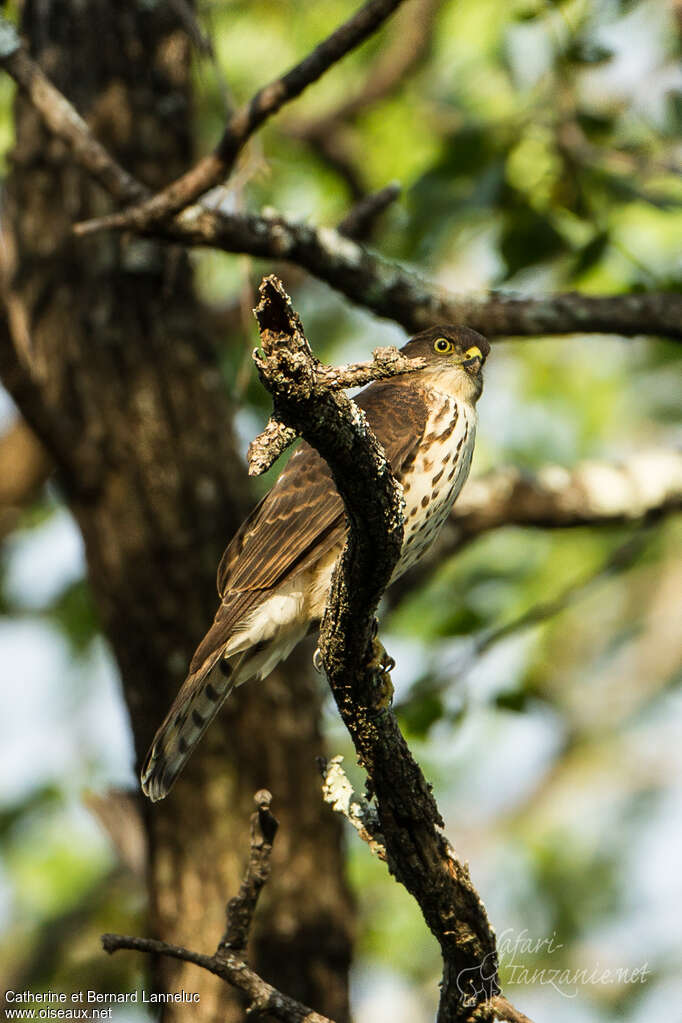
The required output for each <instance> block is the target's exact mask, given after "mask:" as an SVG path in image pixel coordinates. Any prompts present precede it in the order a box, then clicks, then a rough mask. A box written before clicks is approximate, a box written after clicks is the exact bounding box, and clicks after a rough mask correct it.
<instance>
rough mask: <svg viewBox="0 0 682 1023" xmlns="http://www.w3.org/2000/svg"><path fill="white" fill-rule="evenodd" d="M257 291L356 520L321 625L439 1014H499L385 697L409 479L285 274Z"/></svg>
mask: <svg viewBox="0 0 682 1023" xmlns="http://www.w3.org/2000/svg"><path fill="white" fill-rule="evenodd" d="M260 294H261V301H260V303H259V305H258V307H257V309H256V316H257V319H258V324H259V329H260V332H261V344H262V349H263V353H264V354H262V355H261V354H260V353H257V354H256V356H255V358H256V365H257V367H258V372H259V374H260V376H261V379H262V380H263V383H264V384H265V386H266V387H267V388H268V390H269V391H270V393H271V394H272V396H273V403H274V406H275V412H276V414H277V415H278V416H279V418H280V419H281V421H282V422H284V423H286V424H287V425H288V426H289V427H291V428H292V429H294V430H296V431H298V432H300V433H301V435H302V436H303V437H304V438H305V439H306V440H307V441H308V442H309V443H311V444H313V445H314V446H315V447H316V448H317V450H318V451H319V452H320V454H321V455H322V457H323V458H324V459H325V460H326V461H327V463H328V465H329V468H330V470H331V472H332V475H333V477H334V481H335V483H336V486H337V488H338V490H339V493H340V494H341V496H342V497H343V500H344V505H345V508H346V515H347V518H348V523H349V531H348V536H347V541H346V545H345V547H344V550H343V553H342V555H341V557H340V559H339V562H338V564H337V567H336V569H335V571H334V575H333V579H332V584H331V590H330V594H329V598H328V603H327V609H326V611H325V614H324V618H323V622H322V628H321V632H320V651H321V655H322V660H323V663H324V667H325V671H326V674H327V678H328V681H329V685H330V687H331V689H332V693H333V695H334V698H335V700H336V703H337V706H338V708H339V711H340V713H341V716H342V718H343V721H344V723H345V725H346V727H347V728H348V731H349V732H350V735H351V738H352V740H353V743H354V746H355V749H356V752H357V754H358V758H359V760H360V761H361V763H362V764H363V766H364V768H365V770H366V771H367V775H368V786H369V788H370V789H371V791H372V792H373V793H374V798H375V804H376V811H377V817H378V822H379V828H380V832H381V835H382V837H383V845H384V848H385V850H386V857H387V862H388V865H389V869H390V870H391V872H392V873H393V874H394V876H395V877H396V879H397V880H398V881H400V882H401V883H402V884H403V885H404V886H405V887H406V888H407V890H408V891H409V892H410V893H411V894H412V895H413V896H414V898H415V899H416V900H417V902H418V903H419V906H420V908H421V910H422V913H423V914H424V918H425V920H426V922H427V924H428V926H429V928H430V929H431V931H432V933H433V934H434V936H435V937H436V939H437V940H438V942H439V944H440V947H441V953H442V956H443V980H442V985H441V999H440V1007H439V1013H438V1020H439V1023H460V1021H468V1020H472V1019H474V1018H475V1019H477V1020H480V1021H485V1020H492V1019H494V1018H496V1012H497V1007H496V1003H495V1002H494V1001H493V1000H494V999H495V998H496V997H497V996H498V995H499V982H498V977H497V953H496V947H495V937H494V934H493V931H492V929H491V927H490V924H489V922H488V919H487V916H486V912H485V908H484V906H483V904H482V902H481V900H480V898H479V896H478V894H477V893H476V890H475V888H474V887H473V885H472V883H471V878H470V876H469V871H468V868H467V867H466V865H465V864H463V863H461V862H460V861H459V860H458V859H457V857H456V855H455V853H454V851H453V849H452V847H451V846H450V844H449V842H448V841H447V839H446V838H445V836H444V835H443V833H442V831H441V828H442V825H443V821H442V818H441V815H440V812H439V810H438V807H437V805H436V803H435V800H434V798H433V795H432V792H431V788H430V786H429V785H428V783H427V782H426V779H425V778H424V776H423V774H422V772H421V770H420V768H419V766H418V765H417V763H416V762H415V760H414V759H413V757H412V754H411V753H410V751H409V749H408V747H407V744H406V743H405V740H404V738H403V736H402V734H401V732H400V728H399V726H398V723H397V721H396V718H395V717H394V715H393V714H392V713H391V712H390V710H386V709H384V710H378V708H377V676H376V669H375V668H374V667H373V666H372V654H373V643H372V639H373V623H374V612H375V610H376V607H377V604H378V602H379V599H380V597H381V595H382V593H383V591H384V589H385V587H386V586H387V584H388V582H389V580H390V577H391V574H392V572H393V569H394V567H395V565H396V564H397V561H398V558H399V555H400V549H401V545H402V536H403V520H402V510H401V505H402V489H401V487H400V486H399V484H398V483H397V482H396V481H395V479H394V478H393V476H392V473H391V471H390V467H389V465H388V463H387V460H386V457H385V455H384V452H383V450H382V448H381V446H380V445H379V444H378V442H377V440H376V438H375V437H374V435H373V434H372V432H371V430H370V429H369V426H368V424H367V420H366V419H365V416H364V414H363V413H362V412H361V411H360V410H359V409H358V408H357V406H355V405H354V404H353V403H352V402H351V401H350V399H348V398H347V397H345V395H343V394H340V393H338V392H333V391H330V390H329V389H323V388H321V387H320V386H319V385H316V377H315V373H316V360H315V359H314V357H313V355H312V353H311V351H310V347H309V345H308V342H307V340H306V338H305V335H304V334H303V330H302V327H301V323H300V320H299V319H298V316H297V315H296V314H295V313H294V311H293V309H292V307H291V303H290V301H289V299H288V297H287V295H286V293H285V291H284V289H283V288H282V285H281V283H280V282H279V281H278V280H277V278H276V277H273V276H270V277H266V278H264V280H263V282H262V284H261V289H260ZM517 1018H518V1017H517Z"/></svg>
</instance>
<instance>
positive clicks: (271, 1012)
mask: <svg viewBox="0 0 682 1023" xmlns="http://www.w3.org/2000/svg"><path fill="white" fill-rule="evenodd" d="M254 799H255V802H256V804H257V807H258V809H257V810H256V812H255V813H254V814H253V815H252V817H251V847H250V855H249V863H248V866H247V868H246V873H245V875H244V880H243V881H242V885H241V888H240V890H239V894H238V895H237V896H236V897H235V898H233V899H230V901H229V902H228V904H227V927H226V930H225V934H224V935H223V937H222V939H221V941H220V943H219V945H218V948H217V949H216V951H215V953H214V955H212V956H210V955H206V954H204V953H202V952H193V951H192V950H191V949H187V948H183V947H182V946H180V945H170V944H168V942H165V941H157V940H156V939H155V938H136V937H130V936H129V935H125V934H103V935H102V947H103V948H104V951H105V952H109V953H110V954H111V953H113V952H118V951H119V950H120V949H129V950H131V951H134V952H147V953H148V954H149V955H163V956H169V957H170V958H172V959H181V960H183V961H184V962H186V963H194V964H195V965H196V966H201V967H202V969H204V970H208V971H209V973H214V974H215V975H216V976H217V977H220V978H221V979H222V980H224V981H226V982H227V983H228V984H231V985H232V986H233V987H236V988H238V989H239V990H240V991H243V992H244V994H245V995H247V997H248V999H249V1008H248V1010H247V1011H248V1013H249V1014H253V1015H254V1016H259V1015H261V1014H263V1015H264V1014H267V1015H268V1017H270V1018H273V1019H277V1020H281V1023H332V1021H331V1020H330V1019H328V1017H327V1016H322V1015H321V1014H320V1013H319V1012H314V1011H313V1010H312V1009H309V1008H308V1006H307V1005H303V1004H302V1003H301V1002H297V1001H296V999H295V998H290V997H289V996H288V995H285V994H282V992H281V991H278V990H277V989H276V988H274V987H273V986H272V985H271V984H268V983H267V982H266V981H264V980H263V978H262V977H259V975H258V974H257V973H256V972H255V971H254V970H252V969H251V968H250V967H249V966H248V965H247V963H246V962H245V961H244V959H243V958H242V956H243V951H244V949H245V948H246V943H247V940H248V936H249V931H250V929H251V923H252V921H253V913H254V910H255V908H256V903H257V901H258V896H259V894H260V891H261V889H262V887H263V885H264V884H265V883H266V882H267V880H268V878H269V876H270V854H271V853H272V843H273V841H274V839H275V834H276V832H277V821H276V820H275V818H274V817H273V816H272V814H271V813H270V802H271V800H272V796H271V795H270V793H269V792H267V791H266V790H265V789H263V790H261V791H260V792H257V793H256V795H255V796H254Z"/></svg>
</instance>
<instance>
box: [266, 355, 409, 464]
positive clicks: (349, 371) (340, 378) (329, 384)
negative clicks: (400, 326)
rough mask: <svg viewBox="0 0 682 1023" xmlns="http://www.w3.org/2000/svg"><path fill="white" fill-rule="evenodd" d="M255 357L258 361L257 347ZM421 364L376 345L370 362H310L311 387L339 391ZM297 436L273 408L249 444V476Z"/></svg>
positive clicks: (284, 449)
mask: <svg viewBox="0 0 682 1023" xmlns="http://www.w3.org/2000/svg"><path fill="white" fill-rule="evenodd" d="M254 358H255V359H256V361H257V362H258V359H259V356H258V354H257V351H256V352H254ZM423 367H424V360H423V359H406V358H405V356H404V355H401V354H400V352H399V351H398V349H397V348H394V347H393V346H389V347H388V348H375V349H374V353H373V358H372V359H371V361H369V362H356V363H354V364H352V365H349V366H338V367H334V366H323V365H322V364H321V363H320V362H319V361H318V360H315V361H314V363H313V365H312V380H313V387H318V388H321V390H322V391H341V390H344V389H346V388H348V387H362V386H364V385H365V384H369V383H371V381H372V380H386V379H388V377H392V376H398V375H399V374H403V373H414V371H415V370H417V369H422V368H423ZM297 437H298V433H297V432H296V430H294V429H292V428H291V427H290V426H287V425H286V424H285V423H284V422H283V421H282V419H281V417H280V415H279V414H278V413H277V412H275V413H274V414H273V415H272V416H271V417H270V419H269V420H268V423H267V426H266V427H265V429H264V430H263V431H262V433H259V435H258V436H257V437H256V438H254V440H252V441H251V443H250V444H249V450H248V452H247V461H248V463H249V476H260V475H261V474H262V473H264V472H267V470H268V469H269V468H270V466H271V465H272V464H273V462H275V461H276V460H277V459H278V458H279V456H280V455H281V454H282V453H283V452H284V451H286V449H287V448H288V447H289V445H290V444H293V442H294V441H295V440H296V438H297Z"/></svg>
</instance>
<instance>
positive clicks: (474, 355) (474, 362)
mask: <svg viewBox="0 0 682 1023" xmlns="http://www.w3.org/2000/svg"><path fill="white" fill-rule="evenodd" d="M484 361H485V360H484V358H483V355H482V353H481V349H480V348H479V347H478V346H477V345H474V347H473V348H469V349H468V351H466V352H465V353H464V358H463V359H462V365H463V366H464V368H465V369H466V370H468V372H469V373H471V374H472V375H473V374H476V373H480V371H481V366H482V365H483V363H484Z"/></svg>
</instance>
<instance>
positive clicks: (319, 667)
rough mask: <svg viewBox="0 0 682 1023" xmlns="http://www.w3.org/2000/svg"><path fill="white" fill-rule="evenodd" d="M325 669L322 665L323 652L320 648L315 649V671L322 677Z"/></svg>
mask: <svg viewBox="0 0 682 1023" xmlns="http://www.w3.org/2000/svg"><path fill="white" fill-rule="evenodd" d="M323 667H324V665H323V664H322V651H321V650H320V648H319V646H318V647H315V653H314V654H313V668H314V669H315V671H316V672H317V674H318V675H321V674H322V669H323Z"/></svg>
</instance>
